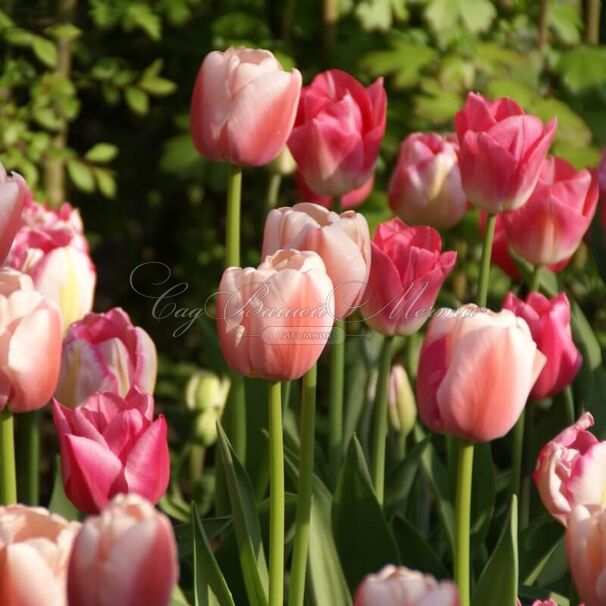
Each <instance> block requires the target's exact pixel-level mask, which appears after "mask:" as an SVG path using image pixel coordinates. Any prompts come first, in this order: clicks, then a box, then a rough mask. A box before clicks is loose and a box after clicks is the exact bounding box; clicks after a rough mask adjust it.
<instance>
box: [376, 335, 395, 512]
mask: <svg viewBox="0 0 606 606" xmlns="http://www.w3.org/2000/svg"><path fill="white" fill-rule="evenodd" d="M392 343H393V337H390V336H386V337H385V338H384V340H383V346H382V347H381V354H380V356H379V376H378V378H377V395H376V398H375V422H374V435H373V449H374V450H373V459H372V465H373V484H374V489H375V494H376V495H377V499H378V501H379V503H381V505H382V504H383V494H384V491H385V445H386V442H387V394H388V392H389V370H390V368H391V350H392Z"/></svg>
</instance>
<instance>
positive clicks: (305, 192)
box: [295, 171, 375, 210]
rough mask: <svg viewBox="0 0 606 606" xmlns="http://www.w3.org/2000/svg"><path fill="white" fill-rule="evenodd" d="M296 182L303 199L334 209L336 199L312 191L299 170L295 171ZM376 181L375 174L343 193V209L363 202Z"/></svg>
mask: <svg viewBox="0 0 606 606" xmlns="http://www.w3.org/2000/svg"><path fill="white" fill-rule="evenodd" d="M295 183H296V185H297V189H298V190H299V194H300V197H301V199H302V200H306V201H307V202H313V203H315V204H320V206H324V207H325V208H331V209H334V207H335V204H334V202H335V200H334V199H333V198H332V197H331V196H321V195H319V194H316V193H314V192H313V191H311V189H309V187H308V185H307V183H305V179H304V178H303V175H302V174H301V173H300V172H299V171H297V172H296V173H295ZM374 183H375V176H374V175H373V176H372V177H371V178H370V179H369V180H368V181H366V183H364V185H362V186H361V187H358V189H354V190H352V191H350V192H348V193H346V194H345V195H343V196H342V197H341V199H340V207H341V208H342V209H343V210H352V209H354V208H356V207H358V206H360V205H361V204H363V203H364V201H365V200H366V199H367V198H368V196H370V194H371V192H372V188H373V186H374Z"/></svg>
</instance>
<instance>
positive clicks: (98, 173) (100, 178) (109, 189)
mask: <svg viewBox="0 0 606 606" xmlns="http://www.w3.org/2000/svg"><path fill="white" fill-rule="evenodd" d="M93 172H94V174H95V179H96V181H97V187H98V188H99V191H100V192H101V193H102V194H103V195H104V196H105V197H106V198H114V197H115V195H116V180H115V179H114V175H113V174H112V172H111V171H109V170H107V169H106V168H99V167H97V168H95V169H94V170H93Z"/></svg>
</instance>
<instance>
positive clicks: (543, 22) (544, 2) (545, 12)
mask: <svg viewBox="0 0 606 606" xmlns="http://www.w3.org/2000/svg"><path fill="white" fill-rule="evenodd" d="M549 1H550V0H541V4H540V7H539V31H538V36H537V38H538V44H539V50H540V51H541V52H543V51H544V50H545V47H546V46H547V41H548V39H549Z"/></svg>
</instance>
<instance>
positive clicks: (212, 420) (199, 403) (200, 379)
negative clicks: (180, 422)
mask: <svg viewBox="0 0 606 606" xmlns="http://www.w3.org/2000/svg"><path fill="white" fill-rule="evenodd" d="M229 385H230V381H229V379H228V378H227V377H224V378H219V377H218V376H217V375H216V374H214V373H212V372H210V371H207V370H201V371H199V372H196V373H194V374H193V375H192V377H191V378H190V380H189V382H188V384H187V387H186V390H185V403H186V405H187V408H189V410H191V411H193V412H194V413H195V419H194V421H193V434H194V439H195V440H196V441H198V442H200V443H201V444H202V446H205V447H208V446H211V445H212V444H214V443H215V441H216V439H217V421H219V420H220V419H221V415H222V414H223V409H224V408H225V403H226V402H227V396H228V394H229Z"/></svg>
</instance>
